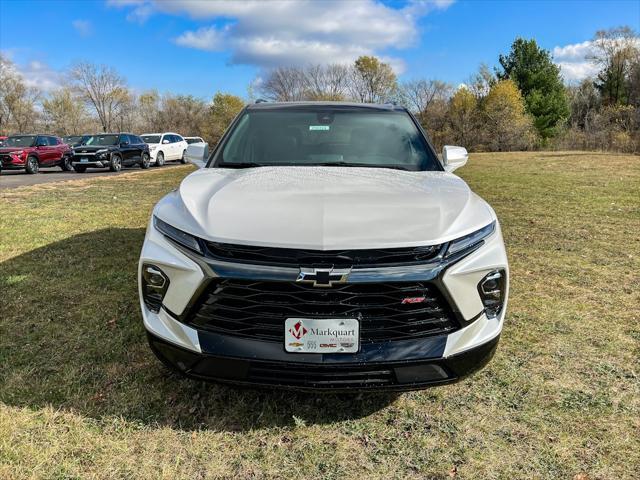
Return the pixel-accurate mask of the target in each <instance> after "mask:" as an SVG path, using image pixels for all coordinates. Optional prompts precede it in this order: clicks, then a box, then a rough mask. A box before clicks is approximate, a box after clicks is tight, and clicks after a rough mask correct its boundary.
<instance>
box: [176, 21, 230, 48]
mask: <svg viewBox="0 0 640 480" xmlns="http://www.w3.org/2000/svg"><path fill="white" fill-rule="evenodd" d="M223 41H224V32H223V31H220V30H218V29H217V28H215V27H203V28H200V29H198V30H196V31H195V32H184V33H183V34H182V35H180V36H179V37H178V38H176V39H175V42H176V44H178V45H180V46H182V47H191V48H197V49H198V50H208V51H211V52H213V51H217V50H222V44H223Z"/></svg>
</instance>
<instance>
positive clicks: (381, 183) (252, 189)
mask: <svg viewBox="0 0 640 480" xmlns="http://www.w3.org/2000/svg"><path fill="white" fill-rule="evenodd" d="M154 213H155V215H157V216H158V217H159V218H161V219H162V220H164V221H166V222H168V223H170V224H172V225H174V226H175V227H176V228H179V229H181V230H184V231H186V232H189V233H191V234H193V235H196V236H199V237H202V238H205V239H208V240H211V241H217V242H222V243H236V244H245V245H262V246H280V247H289V248H310V249H317V250H333V249H345V248H352V249H364V248H393V247H403V246H413V245H433V244H439V243H442V242H445V241H448V240H451V239H453V238H457V237H460V236H462V235H465V234H467V233H470V232H472V231H475V230H477V229H479V228H481V227H483V226H485V225H487V224H489V223H490V222H491V221H493V220H494V219H495V214H494V212H493V210H492V209H491V208H490V207H489V206H488V205H487V204H486V202H484V201H483V200H482V199H481V198H480V197H478V196H477V195H475V194H474V193H473V192H471V190H470V189H469V187H468V186H467V184H466V183H465V182H464V181H463V180H461V179H460V178H459V177H457V176H455V175H453V174H450V173H445V172H406V171H400V170H391V169H383V168H352V167H260V168H250V169H213V168H203V169H200V170H198V171H197V172H194V173H192V174H191V175H189V176H188V177H186V178H185V179H184V180H183V181H182V183H181V185H180V187H179V188H178V189H177V190H175V191H174V192H172V193H170V194H169V195H167V196H166V197H165V198H163V199H162V200H161V201H160V202H159V203H158V205H157V206H156V209H155V212H154Z"/></svg>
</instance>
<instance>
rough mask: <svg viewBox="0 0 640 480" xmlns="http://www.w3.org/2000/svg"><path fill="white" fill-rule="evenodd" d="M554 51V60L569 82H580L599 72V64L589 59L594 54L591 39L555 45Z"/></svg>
mask: <svg viewBox="0 0 640 480" xmlns="http://www.w3.org/2000/svg"><path fill="white" fill-rule="evenodd" d="M552 53H553V60H554V62H555V63H556V65H558V66H559V67H560V71H561V73H562V77H563V78H564V79H565V81H567V82H579V81H580V80H584V79H585V78H589V77H592V76H594V75H595V74H596V73H598V67H597V65H595V64H594V63H593V62H592V61H591V60H588V59H587V58H588V57H589V56H591V55H592V54H593V42H591V41H590V40H587V41H584V42H581V43H574V44H570V45H565V46H563V47H560V46H558V47H555V48H554V49H553V51H552Z"/></svg>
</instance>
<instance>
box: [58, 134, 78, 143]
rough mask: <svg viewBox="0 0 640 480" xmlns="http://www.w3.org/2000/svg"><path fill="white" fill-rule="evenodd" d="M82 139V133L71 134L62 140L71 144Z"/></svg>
mask: <svg viewBox="0 0 640 480" xmlns="http://www.w3.org/2000/svg"><path fill="white" fill-rule="evenodd" d="M81 140H82V135H71V136H69V137H63V139H62V141H63V142H64V143H66V144H67V145H71V144H74V143H80V141H81Z"/></svg>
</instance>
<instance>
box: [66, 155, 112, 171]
mask: <svg viewBox="0 0 640 480" xmlns="http://www.w3.org/2000/svg"><path fill="white" fill-rule="evenodd" d="M81 158H82V157H80V156H73V157H71V165H72V166H73V167H75V166H83V167H87V168H106V167H108V166H109V157H108V156H104V157H100V158H98V157H88V159H87V161H86V162H83V161H81ZM85 158H86V157H85Z"/></svg>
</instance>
